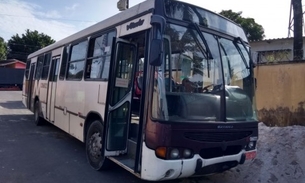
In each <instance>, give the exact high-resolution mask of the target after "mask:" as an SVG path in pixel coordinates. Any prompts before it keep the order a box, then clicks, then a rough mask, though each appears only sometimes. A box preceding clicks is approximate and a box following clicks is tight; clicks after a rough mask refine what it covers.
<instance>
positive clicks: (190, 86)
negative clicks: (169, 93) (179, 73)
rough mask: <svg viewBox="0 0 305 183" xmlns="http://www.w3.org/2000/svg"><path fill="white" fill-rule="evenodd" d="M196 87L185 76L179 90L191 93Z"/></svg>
mask: <svg viewBox="0 0 305 183" xmlns="http://www.w3.org/2000/svg"><path fill="white" fill-rule="evenodd" d="M196 88H197V87H196V86H195V84H194V83H193V82H191V81H190V79H189V78H187V77H186V78H184V79H183V80H182V87H181V92H188V93H192V92H194V91H195V89H196Z"/></svg>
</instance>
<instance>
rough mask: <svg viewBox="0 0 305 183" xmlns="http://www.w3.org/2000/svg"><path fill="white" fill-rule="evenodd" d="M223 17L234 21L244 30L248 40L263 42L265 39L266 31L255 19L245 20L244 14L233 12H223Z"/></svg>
mask: <svg viewBox="0 0 305 183" xmlns="http://www.w3.org/2000/svg"><path fill="white" fill-rule="evenodd" d="M220 14H221V15H223V16H225V17H227V18H228V19H230V20H232V21H234V22H235V23H237V24H240V26H241V27H242V28H243V29H244V31H245V33H246V35H247V37H248V39H249V40H250V41H256V40H263V39H264V37H265V31H264V28H263V26H261V25H259V24H258V23H256V22H255V20H254V19H253V18H244V17H242V16H241V14H242V12H241V11H240V12H237V13H236V12H233V11H232V10H222V11H221V12H220Z"/></svg>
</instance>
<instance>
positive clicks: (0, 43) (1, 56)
mask: <svg viewBox="0 0 305 183" xmlns="http://www.w3.org/2000/svg"><path fill="white" fill-rule="evenodd" d="M6 51H7V47H6V43H5V41H4V39H3V38H2V37H0V60H5V59H6Z"/></svg>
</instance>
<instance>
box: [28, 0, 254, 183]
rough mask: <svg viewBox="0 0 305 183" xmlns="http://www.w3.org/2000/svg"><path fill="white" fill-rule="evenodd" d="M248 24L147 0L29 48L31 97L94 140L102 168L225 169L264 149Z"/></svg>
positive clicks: (40, 112) (152, 175) (142, 171)
mask: <svg viewBox="0 0 305 183" xmlns="http://www.w3.org/2000/svg"><path fill="white" fill-rule="evenodd" d="M249 51H250V46H249V43H248V40H247V37H246V35H245V33H244V31H243V29H242V28H241V27H240V26H239V25H236V24H235V23H233V22H232V21H230V20H228V19H226V18H224V17H222V16H220V15H218V14H215V13H213V12H211V11H208V10H206V9H204V8H201V7H197V6H194V5H191V4H187V3H183V2H179V1H174V0H146V1H144V2H143V3H140V4H138V5H136V6H134V7H132V8H130V9H127V10H125V11H122V12H120V13H119V14H117V15H114V16H112V17H110V18H108V19H106V20H104V21H101V22H99V23H97V24H95V25H93V26H91V27H89V28H86V29H84V30H82V31H80V32H78V33H76V34H74V35H71V36H69V37H67V38H65V39H63V40H60V41H58V42H56V43H54V44H52V45H50V46H48V47H45V48H43V49H41V50H38V51H36V52H35V53H32V54H30V55H29V56H28V60H27V66H26V71H25V77H24V84H23V92H22V95H23V103H24V104H25V106H26V107H27V108H28V109H30V110H31V111H33V113H34V116H35V123H36V125H42V124H43V123H44V122H49V123H52V124H53V125H55V126H57V127H58V128H60V129H62V130H63V131H65V132H67V133H69V134H70V135H72V136H74V137H75V138H77V139H78V140H80V141H81V142H84V143H85V144H86V156H87V159H88V162H89V164H90V166H91V167H92V168H93V169H95V170H103V169H106V168H107V167H108V165H109V162H110V161H112V162H114V163H117V164H119V165H120V166H122V167H123V168H125V169H126V170H128V171H129V172H131V173H132V174H134V175H136V176H138V177H139V178H141V179H145V180H152V181H158V180H168V179H177V178H183V177H190V176H202V175H207V174H212V173H219V172H223V171H226V170H228V169H230V168H232V167H236V166H238V164H243V163H244V162H245V161H247V160H252V159H253V158H255V156H256V142H257V139H258V120H257V117H256V109H255V87H254V86H255V83H254V76H253V63H252V62H251V59H250V55H249Z"/></svg>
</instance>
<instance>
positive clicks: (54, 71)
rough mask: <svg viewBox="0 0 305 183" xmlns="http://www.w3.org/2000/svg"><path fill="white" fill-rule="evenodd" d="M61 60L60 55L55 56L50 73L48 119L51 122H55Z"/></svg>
mask: <svg viewBox="0 0 305 183" xmlns="http://www.w3.org/2000/svg"><path fill="white" fill-rule="evenodd" d="M59 60H60V57H59V56H57V57H53V58H52V62H51V70H50V74H49V82H48V104H49V107H48V108H47V109H48V112H47V114H48V119H49V120H50V121H51V122H54V107H55V96H56V83H57V76H58V69H59Z"/></svg>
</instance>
